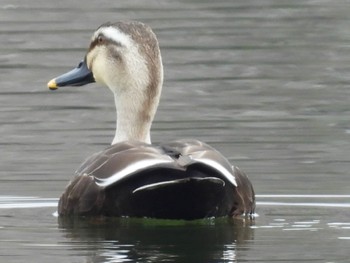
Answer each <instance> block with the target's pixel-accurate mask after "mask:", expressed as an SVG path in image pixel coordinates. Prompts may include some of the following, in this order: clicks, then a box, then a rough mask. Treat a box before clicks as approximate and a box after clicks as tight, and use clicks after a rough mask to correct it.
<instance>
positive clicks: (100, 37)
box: [97, 36, 104, 44]
mask: <svg viewBox="0 0 350 263" xmlns="http://www.w3.org/2000/svg"><path fill="white" fill-rule="evenodd" d="M103 41H104V37H103V36H98V37H97V42H98V43H99V44H101V43H103Z"/></svg>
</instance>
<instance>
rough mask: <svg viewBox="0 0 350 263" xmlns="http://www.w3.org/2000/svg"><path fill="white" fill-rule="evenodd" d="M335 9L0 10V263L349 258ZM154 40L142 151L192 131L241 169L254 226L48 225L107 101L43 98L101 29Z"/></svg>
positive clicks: (319, 5)
mask: <svg viewBox="0 0 350 263" xmlns="http://www.w3.org/2000/svg"><path fill="white" fill-rule="evenodd" d="M349 11H350V5H349V3H348V2H347V1H346V0H343V1H341V0H335V1H322V0H319V1H296V2H291V1H272V0H270V1H268V0H266V1H260V0H259V1H258V0H256V1H253V0H252V1H214V2H212V1H194V0H192V1H155V0H152V1H148V2H147V5H145V3H143V2H139V1H126V0H125V1H117V2H116V1H112V2H111V1H99V2H98V4H97V2H94V1H84V5H81V3H78V2H76V1H75V2H72V1H66V0H64V1H60V2H59V3H58V2H57V1H41V0H33V1H28V2H24V1H19V0H18V1H16V0H15V1H14V0H11V1H10V0H8V1H7V0H3V1H1V2H0V22H1V23H0V35H1V37H0V133H1V137H0V147H1V158H0V167H1V168H0V262H24V261H25V262H325V263H326V262H328V263H330V262H349V256H350V254H349V250H348V247H349V245H350V220H349V214H350V212H349V206H350V201H349V198H350V196H349V189H350V186H349V184H348V180H349V179H348V178H349V163H350V162H349V157H348V153H349V152H350V142H349V139H350V138H349V136H350V117H349V116H350V114H349V113H350V112H349V111H350V110H349V106H348V104H349V101H348V100H349V99H348V98H349V95H350V94H349V93H350V89H349V84H348V83H349V80H350V77H349V76H350V75H349V71H350V66H349V65H350V63H349V62H350V45H349V43H350V41H349V40H350V27H349V24H350V19H349V16H348V14H349ZM120 19H138V20H141V21H144V22H146V23H148V24H150V25H151V26H152V27H153V28H154V30H155V32H156V33H157V35H158V38H159V41H160V44H161V49H162V55H163V60H164V67H165V86H164V89H163V94H162V99H161V104H160V106H159V109H158V113H157V116H156V119H155V122H154V125H153V130H152V138H153V142H161V141H166V140H172V139H176V138H188V137H190V138H191V137H195V138H198V139H200V140H203V141H206V142H208V143H210V144H211V145H213V146H214V147H216V148H217V149H219V150H220V151H221V152H222V153H223V154H224V155H225V156H227V157H228V158H229V159H230V161H231V162H232V163H234V164H236V165H238V166H239V167H240V168H241V169H242V170H244V171H245V172H246V173H247V174H248V175H249V178H250V179H251V180H252V182H253V184H254V186H255V190H256V192H257V201H258V202H257V213H258V214H259V217H257V218H256V219H255V221H253V222H250V221H245V220H228V219H216V220H214V219H207V220H199V221H195V222H183V221H158V220H149V219H128V218H122V219H113V220H106V221H96V220H92V221H91V220H80V221H73V222H66V221H64V222H62V221H61V220H60V219H59V218H57V217H55V216H54V215H53V214H54V212H55V211H56V205H57V198H58V197H59V195H60V194H61V192H62V191H63V189H64V187H65V185H66V184H67V182H68V181H69V179H70V178H71V177H72V175H73V172H74V170H75V169H76V168H77V167H78V166H79V165H80V163H81V162H82V161H83V160H84V159H85V158H86V157H88V156H89V155H91V154H92V153H94V152H96V151H99V150H101V149H103V148H104V147H106V146H107V145H108V144H109V143H110V141H111V140H112V138H113V132H114V125H115V120H114V118H115V117H114V105H113V99H112V97H111V94H110V93H109V91H108V90H107V89H106V88H101V87H100V86H98V85H90V86H84V87H80V88H64V89H60V90H58V91H57V92H50V91H48V90H47V88H46V83H47V81H48V80H49V79H51V78H52V77H55V76H57V75H58V74H60V73H63V72H65V71H66V70H68V69H71V68H72V67H74V66H75V65H76V64H77V63H78V62H79V61H80V60H81V58H82V57H83V56H84V53H85V50H86V47H87V45H88V41H89V39H90V36H91V34H92V32H93V30H94V29H95V28H96V27H97V26H98V25H100V24H102V23H103V22H106V21H116V20H120Z"/></svg>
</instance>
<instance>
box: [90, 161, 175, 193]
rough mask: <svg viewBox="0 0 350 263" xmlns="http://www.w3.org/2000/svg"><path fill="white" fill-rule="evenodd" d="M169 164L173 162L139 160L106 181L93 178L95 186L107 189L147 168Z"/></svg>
mask: <svg viewBox="0 0 350 263" xmlns="http://www.w3.org/2000/svg"><path fill="white" fill-rule="evenodd" d="M170 163H173V160H160V159H150V160H141V161H138V162H135V163H133V164H132V165H129V166H127V167H125V168H124V169H123V170H121V171H119V172H117V173H115V174H114V175H112V176H110V177H108V178H106V179H99V178H95V180H96V184H97V185H98V186H101V187H107V186H109V185H112V184H114V183H116V182H118V181H119V180H121V179H123V178H125V177H127V176H128V175H130V174H133V173H135V172H136V171H139V170H145V169H147V168H151V167H152V166H156V165H159V164H170Z"/></svg>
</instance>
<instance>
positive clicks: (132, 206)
mask: <svg viewBox="0 0 350 263" xmlns="http://www.w3.org/2000/svg"><path fill="white" fill-rule="evenodd" d="M91 82H98V83H101V84H103V85H106V86H107V87H109V89H110V90H111V91H112V93H113V94H114V99H115V105H116V115H117V121H116V122H117V125H116V133H115V137H114V139H113V142H112V145H111V146H109V147H107V148H106V149H104V150H102V151H101V152H98V153H96V154H94V155H92V156H91V157H90V158H88V159H87V160H86V161H85V162H84V163H83V164H82V165H81V166H80V168H79V169H78V170H77V171H76V175H75V177H74V179H73V180H72V181H71V182H70V183H69V184H68V186H67V187H66V189H65V191H64V193H63V194H62V196H61V197H60V200H59V204H58V214H59V215H60V216H67V215H79V216H129V217H150V218H164V219H185V220H191V219H200V218H206V217H221V216H230V217H233V216H239V215H242V214H246V215H252V214H253V212H254V209H255V195H254V190H253V186H252V184H251V182H250V181H249V179H248V178H247V176H246V175H245V174H244V173H243V172H242V171H240V170H239V169H238V168H237V167H235V166H232V165H231V164H230V163H229V162H228V160H227V159H226V158H225V157H223V156H222V155H221V154H220V153H219V152H218V151H217V150H215V149H214V148H212V147H211V146H209V145H207V144H206V143H203V142H201V141H198V140H194V139H193V140H184V139H182V140H177V141H171V142H166V143H162V144H159V145H152V144H151V136H150V129H151V124H152V121H153V118H154V115H155V113H156V110H157V107H158V103H159V98H160V94H161V90H162V85H163V66H162V59H161V54H160V50H159V44H158V41H157V38H156V36H155V34H154V33H153V31H152V29H151V28H150V27H149V26H147V25H145V24H143V23H141V22H136V21H121V22H117V23H105V24H103V25H101V26H100V27H99V28H98V29H97V30H96V31H95V32H94V34H93V36H92V39H91V43H90V46H89V48H88V51H87V53H86V55H85V57H84V59H83V61H81V62H80V63H79V65H78V66H77V67H76V68H75V69H73V70H71V71H69V72H67V73H65V74H63V75H61V76H59V77H57V78H54V79H52V80H51V81H49V83H48V87H49V88H50V89H51V90H56V89H57V88H58V87H63V86H81V85H85V84H88V83H91Z"/></svg>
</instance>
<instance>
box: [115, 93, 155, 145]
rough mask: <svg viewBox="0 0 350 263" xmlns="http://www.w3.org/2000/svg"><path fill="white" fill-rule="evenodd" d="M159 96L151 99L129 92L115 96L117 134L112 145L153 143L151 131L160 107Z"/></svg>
mask: <svg viewBox="0 0 350 263" xmlns="http://www.w3.org/2000/svg"><path fill="white" fill-rule="evenodd" d="M129 91H130V90H129ZM159 95H160V94H157V96H155V97H153V98H152V97H150V98H149V97H148V96H145V95H143V94H142V92H140V93H139V94H137V93H135V94H130V93H129V92H127V91H126V92H120V94H116V93H115V94H114V100H115V105H116V132H115V137H114V139H113V142H112V145H113V144H116V143H118V142H122V141H139V142H144V143H148V144H150V143H151V136H150V130H151V125H152V121H153V118H154V115H155V113H156V110H157V107H158V102H159Z"/></svg>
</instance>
